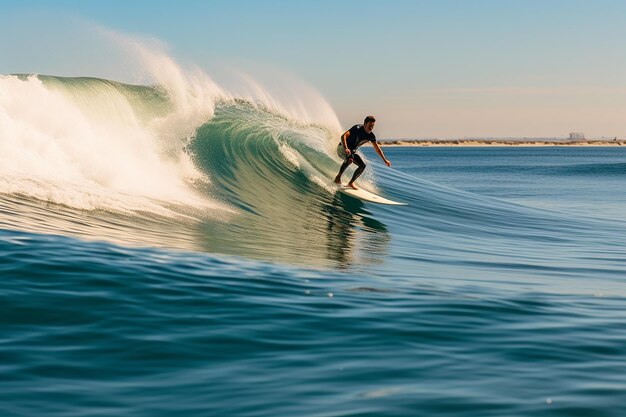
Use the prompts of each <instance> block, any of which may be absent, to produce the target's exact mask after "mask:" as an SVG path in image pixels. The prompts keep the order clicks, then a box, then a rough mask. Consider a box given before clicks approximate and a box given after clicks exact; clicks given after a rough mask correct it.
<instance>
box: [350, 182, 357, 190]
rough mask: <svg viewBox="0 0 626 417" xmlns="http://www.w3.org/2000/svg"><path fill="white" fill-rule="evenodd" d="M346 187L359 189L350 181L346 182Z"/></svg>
mask: <svg viewBox="0 0 626 417" xmlns="http://www.w3.org/2000/svg"><path fill="white" fill-rule="evenodd" d="M348 187H350V188H352V189H353V190H358V189H359V187H357V186H356V185H354V184H353V183H351V182H349V183H348Z"/></svg>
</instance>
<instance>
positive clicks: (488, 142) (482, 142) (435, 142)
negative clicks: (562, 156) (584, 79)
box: [380, 139, 626, 147]
mask: <svg viewBox="0 0 626 417" xmlns="http://www.w3.org/2000/svg"><path fill="white" fill-rule="evenodd" d="M380 143H381V145H383V146H518V147H523V146H626V140H622V139H620V140H614V139H610V140H608V139H607V140H592V139H590V140H577V141H567V140H565V141H543V140H532V139H531V140H499V139H449V140H447V139H446V140H443V139H441V140H439V139H415V140H405V139H402V140H385V141H381V142H380Z"/></svg>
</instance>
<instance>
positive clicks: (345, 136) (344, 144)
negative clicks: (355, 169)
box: [341, 130, 350, 155]
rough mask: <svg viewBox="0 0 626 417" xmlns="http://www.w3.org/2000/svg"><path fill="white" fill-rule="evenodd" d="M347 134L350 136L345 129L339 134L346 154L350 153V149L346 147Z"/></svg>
mask: <svg viewBox="0 0 626 417" xmlns="http://www.w3.org/2000/svg"><path fill="white" fill-rule="evenodd" d="M348 136H350V131H349V130H346V131H345V132H344V134H343V135H341V144H342V145H343V150H344V151H346V155H350V149H348Z"/></svg>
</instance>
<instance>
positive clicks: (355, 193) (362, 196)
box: [337, 185, 407, 206]
mask: <svg viewBox="0 0 626 417" xmlns="http://www.w3.org/2000/svg"><path fill="white" fill-rule="evenodd" d="M337 189H338V190H339V192H341V193H343V194H346V195H349V196H350V197H354V198H358V199H359V200H363V201H369V202H370V203H378V204H387V205H392V206H406V205H407V204H406V203H400V202H398V201H393V200H389V199H387V198H385V197H381V196H379V195H377V194H374V193H372V192H369V191H367V190H363V189H361V188H359V189H358V190H355V189H354V188H351V187H346V186H344V185H337Z"/></svg>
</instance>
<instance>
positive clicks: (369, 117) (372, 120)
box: [363, 116, 376, 124]
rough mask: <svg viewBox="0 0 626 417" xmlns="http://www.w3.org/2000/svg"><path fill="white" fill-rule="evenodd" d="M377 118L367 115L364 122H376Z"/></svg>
mask: <svg viewBox="0 0 626 417" xmlns="http://www.w3.org/2000/svg"><path fill="white" fill-rule="evenodd" d="M375 121H376V119H375V118H374V116H367V117H366V118H365V120H364V121H363V124H366V123H369V122H375Z"/></svg>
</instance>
